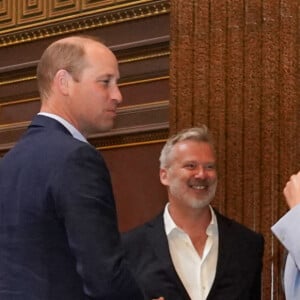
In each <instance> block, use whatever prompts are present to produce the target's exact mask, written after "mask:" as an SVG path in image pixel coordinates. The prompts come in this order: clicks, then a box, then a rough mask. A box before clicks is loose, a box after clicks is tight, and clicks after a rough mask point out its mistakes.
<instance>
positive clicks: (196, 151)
mask: <svg viewBox="0 0 300 300" xmlns="http://www.w3.org/2000/svg"><path fill="white" fill-rule="evenodd" d="M160 180H161V183H162V184H163V185H165V186H166V187H167V191H168V203H167V205H166V207H165V209H164V211H163V212H162V213H161V214H159V215H158V216H157V217H156V218H154V219H153V220H151V221H150V222H148V223H146V224H144V225H142V226H139V227H137V228H135V229H133V230H131V231H129V232H127V233H124V235H123V241H124V245H125V247H126V251H127V257H128V260H129V262H130V263H131V266H132V269H133V270H134V273H135V275H136V278H137V279H138V280H139V283H140V285H141V286H142V287H143V289H144V293H145V294H146V296H147V299H151V298H155V297H158V296H162V297H164V299H165V300H204V299H207V300H259V299H260V298H261V271H262V258H263V247H264V241H263V237H262V235H261V234H258V233H255V232H253V231H252V230H250V229H248V228H246V227H245V226H243V225H241V224H238V223H236V222H235V221H233V220H230V219H228V218H226V217H225V216H223V215H221V214H220V213H218V212H217V211H216V210H215V209H213V208H212V207H211V205H210V203H211V201H212V199H213V198H214V196H215V191H216V188H217V171H216V156H215V150H214V146H213V141H212V137H211V135H210V133H209V132H208V129H207V127H206V126H204V125H203V126H200V127H197V128H190V129H187V130H184V131H182V132H180V133H178V134H176V135H174V136H172V137H171V138H170V139H168V140H167V142H166V144H165V146H164V147H163V149H162V152H161V156H160Z"/></svg>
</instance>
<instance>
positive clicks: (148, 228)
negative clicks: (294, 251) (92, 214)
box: [122, 212, 264, 300]
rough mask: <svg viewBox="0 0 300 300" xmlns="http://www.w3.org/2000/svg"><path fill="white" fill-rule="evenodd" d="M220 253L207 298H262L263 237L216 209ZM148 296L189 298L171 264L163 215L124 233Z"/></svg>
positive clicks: (130, 256) (136, 270)
mask: <svg viewBox="0 0 300 300" xmlns="http://www.w3.org/2000/svg"><path fill="white" fill-rule="evenodd" d="M216 216H217V221H218V229H219V255H218V262H217V270H216V276H215V280H214V283H213V286H212V288H211V290H210V293H209V295H208V297H207V300H250V299H251V300H259V299H260V288H261V271H262V256H263V244H264V241H263V237H262V236H261V235H260V234H257V233H255V232H253V231H251V230H249V229H247V228H246V227H244V226H242V225H240V224H238V223H236V222H234V221H232V220H230V219H228V218H226V217H224V216H222V215H221V214H219V213H218V212H216ZM122 239H123V242H124V246H125V248H126V251H127V258H128V260H129V262H130V264H131V267H132V269H133V270H134V272H135V274H136V277H137V278H138V280H139V282H140V285H141V286H142V287H143V289H144V292H145V294H146V296H147V297H146V299H152V298H156V297H158V296H164V297H165V300H188V299H190V297H189V295H188V294H187V292H186V290H185V288H184V286H183V284H182V282H181V281H180V279H179V277H178V275H177V273H176V271H175V268H174V266H173V264H172V260H171V256H170V252H169V247H168V240H167V236H166V234H165V230H164V223H163V215H162V214H160V215H159V216H158V217H156V218H155V219H154V220H152V221H150V222H148V223H146V224H145V225H143V226H140V227H138V228H136V229H133V230H131V231H129V232H127V233H124V234H123V235H122Z"/></svg>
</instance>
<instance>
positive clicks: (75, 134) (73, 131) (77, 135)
mask: <svg viewBox="0 0 300 300" xmlns="http://www.w3.org/2000/svg"><path fill="white" fill-rule="evenodd" d="M38 115H42V116H46V117H49V118H52V119H55V120H56V121H58V122H59V123H61V124H62V125H63V126H64V127H66V128H67V129H68V131H69V132H70V133H71V134H72V136H73V137H74V138H75V139H77V140H79V141H82V142H84V143H88V141H87V139H86V138H85V137H84V136H83V135H82V134H81V133H80V132H79V131H78V130H77V129H76V128H75V127H74V126H73V125H72V124H71V123H69V122H68V121H66V120H65V119H63V118H62V117H60V116H58V115H55V114H50V113H45V112H39V113H38Z"/></svg>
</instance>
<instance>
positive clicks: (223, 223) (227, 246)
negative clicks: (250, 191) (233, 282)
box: [207, 210, 234, 300]
mask: <svg viewBox="0 0 300 300" xmlns="http://www.w3.org/2000/svg"><path fill="white" fill-rule="evenodd" d="M214 211H215V213H216V217H217V222H218V231H219V251H218V261H217V269H216V276H215V280H214V282H213V285H212V288H211V290H210V292H209V294H208V297H207V299H208V300H209V299H213V298H210V297H212V296H213V295H214V293H215V292H216V291H217V290H216V289H217V283H218V282H220V281H221V279H222V278H223V273H224V271H225V270H226V266H227V264H228V262H230V260H231V255H232V251H231V249H232V247H234V244H233V240H232V234H230V220H228V219H226V218H224V217H223V216H222V215H221V214H219V213H218V212H217V211H216V210H214Z"/></svg>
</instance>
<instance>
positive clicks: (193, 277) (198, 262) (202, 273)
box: [164, 204, 219, 300]
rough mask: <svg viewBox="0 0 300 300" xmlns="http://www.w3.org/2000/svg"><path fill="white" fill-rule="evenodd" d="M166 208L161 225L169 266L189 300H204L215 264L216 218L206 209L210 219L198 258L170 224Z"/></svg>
mask: <svg viewBox="0 0 300 300" xmlns="http://www.w3.org/2000/svg"><path fill="white" fill-rule="evenodd" d="M168 205H169V204H167V205H166V207H165V210H164V224H165V231H166V235H167V238H168V243H169V249H170V254H171V258H172V261H173V265H174V267H175V270H176V272H177V274H178V276H179V278H180V279H181V281H182V283H183V285H184V287H185V289H186V290H187V292H188V294H189V296H190V298H191V299H192V300H205V299H206V298H207V296H208V293H209V291H210V289H211V287H212V284H213V281H214V279H215V275H216V267H217V260H218V244H219V236H218V225H217V218H216V215H215V213H214V211H213V209H212V208H211V207H210V211H211V215H212V219H211V222H210V224H209V226H208V227H207V230H206V234H207V240H206V243H205V247H204V251H203V255H202V257H200V256H199V254H198V252H197V251H196V249H195V248H194V245H193V244H192V241H191V239H190V237H189V236H188V235H187V234H186V233H185V232H184V231H183V230H182V229H181V228H179V227H178V226H177V225H176V224H175V222H174V221H173V219H172V217H171V216H170V214H169V211H168Z"/></svg>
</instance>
